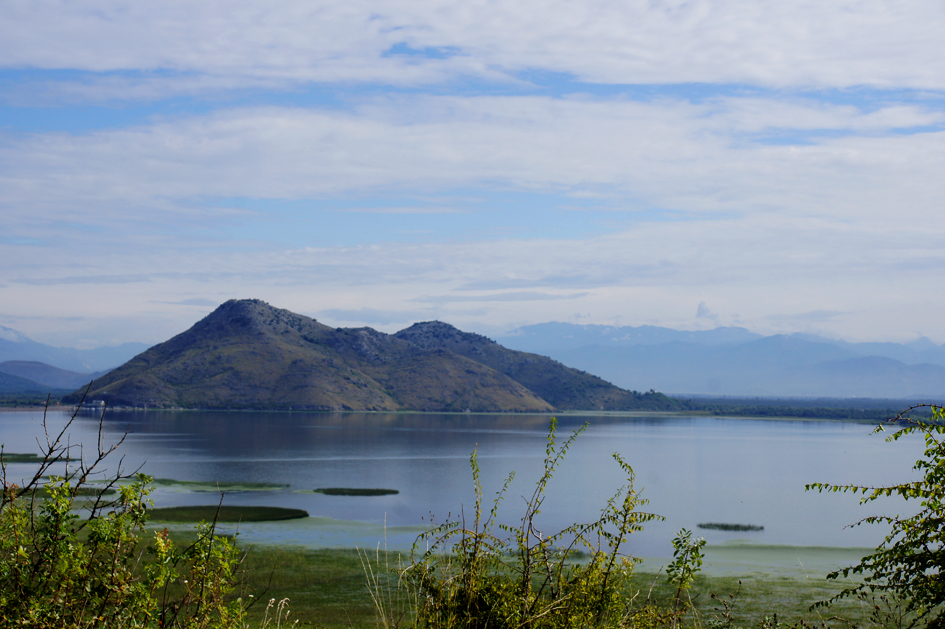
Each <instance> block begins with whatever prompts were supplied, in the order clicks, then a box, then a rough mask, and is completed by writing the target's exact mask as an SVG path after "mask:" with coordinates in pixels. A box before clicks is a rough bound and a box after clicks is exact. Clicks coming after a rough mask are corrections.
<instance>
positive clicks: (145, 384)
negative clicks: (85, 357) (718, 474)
mask: <svg viewBox="0 0 945 629" xmlns="http://www.w3.org/2000/svg"><path fill="white" fill-rule="evenodd" d="M434 332H435V334H434ZM436 335H439V337H442V338H444V339H454V341H451V342H446V341H444V342H434V341H433V340H431V339H435V338H437V336H436ZM467 337H468V338H467ZM464 339H466V340H464ZM88 397H89V399H90V400H104V399H108V400H109V403H110V404H111V405H113V406H132V407H143V408H207V409H280V410H376V411H396V410H415V411H466V410H469V411H517V412H526V411H529V412H549V411H552V410H554V409H608V410H619V409H634V408H651V409H656V408H670V407H673V405H674V404H675V401H674V400H671V399H670V398H667V397H665V396H663V395H661V394H657V393H650V394H639V393H634V392H629V391H624V390H623V389H619V388H617V387H614V386H613V385H610V384H608V383H606V382H604V381H603V380H601V379H600V378H596V377H594V376H591V375H589V374H586V373H584V372H580V371H577V370H574V369H569V368H568V367H565V366H564V365H561V364H560V363H557V362H555V361H553V360H551V359H548V358H545V357H542V356H537V355H535V354H525V353H523V352H514V351H512V350H507V349H505V348H503V347H501V346H499V345H497V344H496V343H493V342H492V341H489V340H488V339H485V338H484V337H479V336H477V335H469V334H466V333H463V332H461V331H459V330H457V329H456V328H453V327H452V326H449V325H447V324H444V323H439V322H433V323H424V324H417V325H415V326H413V327H412V328H409V329H408V330H404V331H402V332H399V333H397V334H394V335H389V334H384V333H382V332H378V331H376V330H373V329H371V328H356V329H350V328H331V327H329V326H326V325H323V324H321V323H318V322H317V321H315V320H314V319H310V318H308V317H305V316H302V315H298V314H295V313H292V312H289V311H288V310H282V309H278V308H273V307H272V306H270V305H268V304H266V303H265V302H262V301H259V300H231V301H228V302H226V303H225V304H223V305H221V306H220V307H219V308H217V310H215V311H214V312H213V313H211V314H210V315H208V316H207V317H206V318H204V319H202V320H201V321H198V322H197V323H196V324H195V325H194V326H193V327H192V328H190V329H189V330H187V331H186V332H183V333H182V334H179V335H177V336H175V337H174V338H172V339H170V340H168V341H166V342H164V343H161V344H159V345H156V346H154V347H152V348H151V349H149V350H147V351H145V352H143V353H142V354H139V355H138V356H136V357H135V358H133V359H132V360H130V361H129V362H127V363H125V364H124V365H122V366H121V367H119V368H117V369H115V370H113V371H111V372H109V373H108V374H106V375H104V376H102V377H100V378H97V379H96V380H95V381H94V383H93V385H92V389H91V391H90V392H89V396H88ZM80 398H81V392H75V393H72V394H70V395H68V396H66V397H65V398H64V400H63V401H64V402H66V403H76V402H78V400H79V399H80Z"/></svg>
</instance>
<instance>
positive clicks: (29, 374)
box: [0, 360, 106, 390]
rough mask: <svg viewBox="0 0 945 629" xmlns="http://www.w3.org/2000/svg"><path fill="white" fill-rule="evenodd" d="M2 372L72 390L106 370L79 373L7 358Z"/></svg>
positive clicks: (3, 363)
mask: <svg viewBox="0 0 945 629" xmlns="http://www.w3.org/2000/svg"><path fill="white" fill-rule="evenodd" d="M0 373H5V374H9V375H11V376H19V377H21V378H26V379H28V380H31V381H33V382H34V383H37V384H39V385H40V386H44V387H48V388H53V389H68V390H72V389H75V388H77V387H81V386H83V385H87V384H88V383H90V382H92V380H93V379H95V378H98V377H101V376H102V375H104V374H105V373H106V372H104V371H100V372H97V373H78V372H75V371H68V370H66V369H59V368H58V367H53V366H52V365H47V364H46V363H41V362H38V361H35V360H6V361H3V362H0Z"/></svg>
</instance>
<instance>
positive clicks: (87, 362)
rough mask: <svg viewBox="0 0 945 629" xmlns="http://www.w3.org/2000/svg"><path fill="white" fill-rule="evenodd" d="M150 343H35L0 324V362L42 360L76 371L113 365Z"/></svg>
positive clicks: (97, 369) (134, 354) (95, 370)
mask: <svg viewBox="0 0 945 629" xmlns="http://www.w3.org/2000/svg"><path fill="white" fill-rule="evenodd" d="M148 347H150V346H149V345H147V344H146V343H123V344H121V345H114V346H110V347H96V348H95V349H75V348H72V347H53V346H52V345H45V344H43V343H37V342H36V341H34V340H32V339H29V338H27V337H25V336H23V335H22V334H20V333H19V332H17V331H16V330H13V329H11V328H7V327H4V326H0V362H5V361H9V360H27V361H37V362H42V363H46V364H47V365H51V366H54V367H58V368H59V369H65V370H67V371H74V372H78V373H94V372H98V371H107V370H109V369H114V368H115V367H117V366H118V365H121V364H122V363H125V362H127V361H128V360H130V359H131V358H132V357H134V356H136V355H138V354H140V353H141V352H143V351H144V350H146V349H148Z"/></svg>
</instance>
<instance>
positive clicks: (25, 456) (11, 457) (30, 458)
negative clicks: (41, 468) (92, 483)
mask: <svg viewBox="0 0 945 629" xmlns="http://www.w3.org/2000/svg"><path fill="white" fill-rule="evenodd" d="M0 460H2V461H3V462H4V463H42V462H43V461H45V460H46V457H45V456H42V455H39V454H35V453H32V452H4V453H3V456H2V457H0ZM50 461H75V459H70V458H68V457H64V456H57V457H54V458H52V459H50Z"/></svg>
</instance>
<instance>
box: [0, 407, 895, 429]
mask: <svg viewBox="0 0 945 629" xmlns="http://www.w3.org/2000/svg"><path fill="white" fill-rule="evenodd" d="M851 408H852V407H851ZM75 410H76V408H75V405H72V404H50V405H49V406H44V405H28V406H27V405H24V406H4V405H0V413H3V412H6V413H9V412H17V411H19V412H30V411H44V412H45V411H57V412H60V411H61V412H68V413H72V412H74V411H75ZM82 410H83V411H86V412H100V411H102V410H107V411H134V412H138V413H140V412H163V413H167V412H174V413H183V412H187V413H208V412H210V413H285V414H293V413H312V414H325V415H329V414H341V413H363V414H370V415H455V416H459V417H472V416H488V417H494V416H510V415H511V416H521V417H612V418H615V419H618V418H628V419H632V418H645V417H649V418H667V419H668V418H677V417H678V418H684V417H692V418H697V417H698V418H703V417H709V418H717V419H747V420H770V421H785V420H789V421H843V422H856V423H861V424H878V423H881V422H883V421H886V419H879V418H876V419H864V418H857V417H817V416H810V415H807V416H801V415H793V414H790V413H788V412H786V413H785V414H783V415H739V414H737V413H718V414H716V413H713V412H710V411H698V410H693V411H656V410H654V411H642V410H635V411H596V410H565V411H550V412H547V413H534V412H522V411H471V412H466V411H412V410H397V411H373V410H357V409H345V410H300V409H260V408H153V407H135V406H108V407H104V406H90V407H86V408H83V409H82ZM785 410H786V411H789V410H792V409H790V408H786V409H785ZM890 419H891V418H890Z"/></svg>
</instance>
